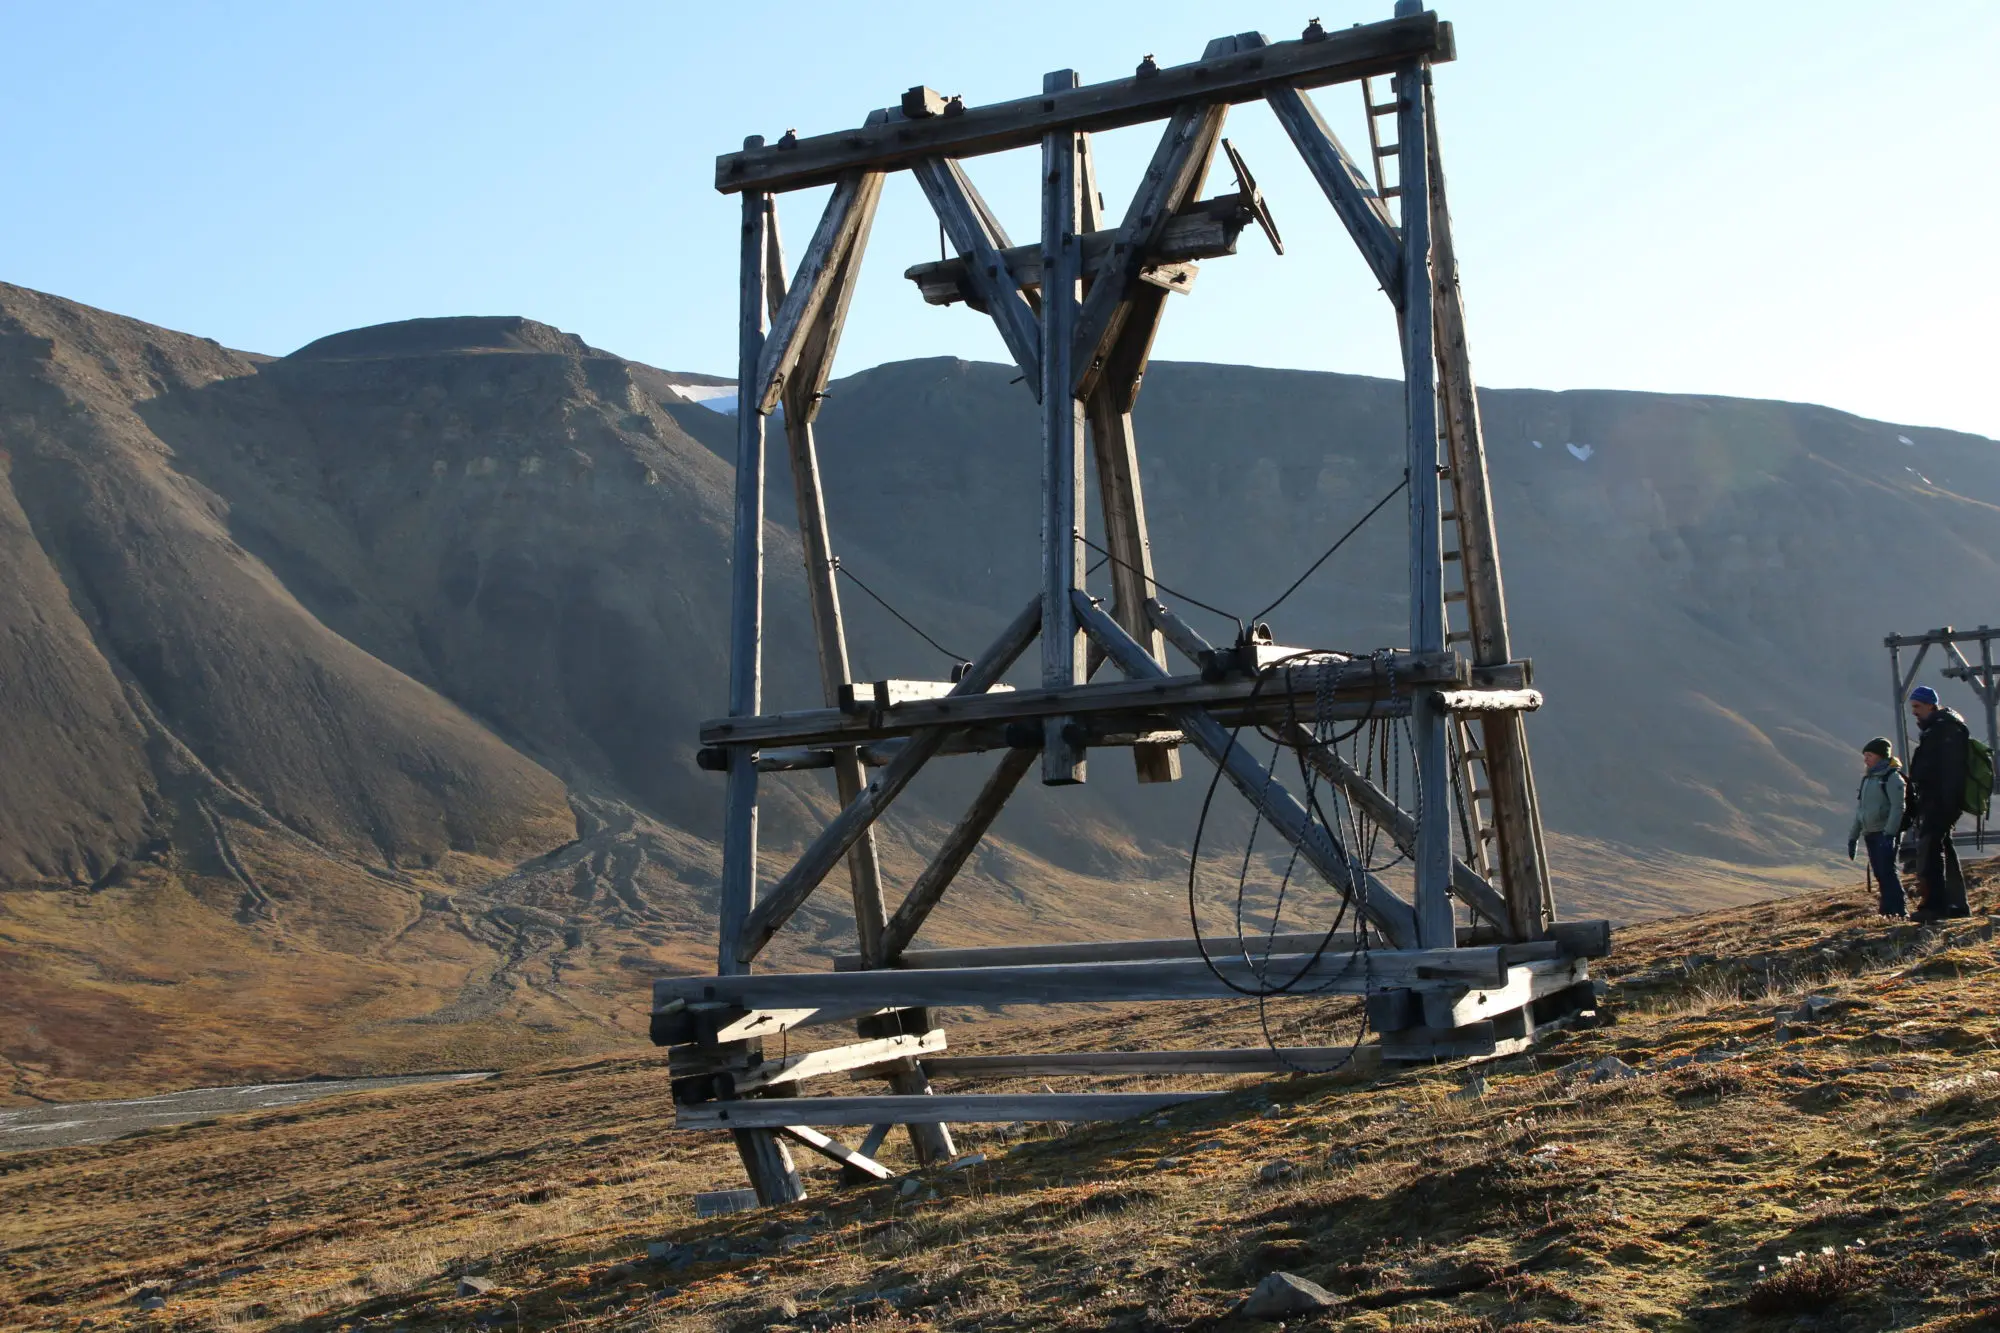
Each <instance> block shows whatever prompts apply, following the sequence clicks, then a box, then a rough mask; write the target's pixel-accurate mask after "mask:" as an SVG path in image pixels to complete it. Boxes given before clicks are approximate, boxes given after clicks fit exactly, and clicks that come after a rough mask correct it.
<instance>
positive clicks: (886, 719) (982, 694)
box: [701, 621, 1470, 746]
mask: <svg viewBox="0 0 2000 1333" xmlns="http://www.w3.org/2000/svg"><path fill="white" fill-rule="evenodd" d="M1037 623H1038V624H1039V622H1037ZM1113 623H1114V624H1115V623H1116V622H1115V621H1114V622H1113ZM1120 632H1121V633H1122V632H1123V631H1122V628H1121V631H1120ZM1128 637H1129V636H1128ZM1142 651H1143V649H1142ZM1154 667H1155V668H1156V669H1157V674H1156V675H1152V674H1149V675H1147V676H1145V677H1144V678H1143V679H1131V680H1122V681H1110V682H1106V683H1103V684H1091V685H1080V686H1077V687H1075V688H1074V689H1055V690H1048V689H1030V690H1016V691H1014V692H1012V693H1000V694H989V693H987V692H986V691H984V690H980V691H977V692H976V693H974V692H969V691H964V690H961V691H959V692H958V693H955V694H953V695H951V696H950V697H949V698H945V699H937V700H932V701H929V702H917V703H907V704H899V705H897V706H896V707H893V708H886V709H881V710H879V711H878V712H877V713H874V714H871V715H869V716H867V717H856V716H853V715H850V714H847V713H843V712H841V711H840V710H839V709H838V708H825V709H806V710H801V711H799V712H793V713H770V714H766V715H764V716H762V717H754V718H741V717H727V718H713V719H710V720H709V721H707V722H704V723H702V728H701V741H702V744H704V745H729V746H751V745H851V744H855V743H857V742H860V741H870V740H880V739H883V738H885V737H890V736H903V735H910V734H913V733H916V732H920V731H924V730H927V729H933V728H943V727H950V728H962V727H975V726H984V725H990V724H995V723H1006V722H1023V721H1027V720H1029V719H1035V718H1043V717H1048V716H1051V715H1055V714H1063V713H1067V714H1071V715H1075V716H1082V715H1086V714H1092V713H1128V712H1135V711H1143V710H1152V711H1155V712H1172V711H1173V710H1175V709H1180V708H1203V709H1209V710H1219V709H1228V708H1242V707H1244V706H1246V705H1249V704H1250V703H1252V702H1253V701H1254V702H1258V703H1267V704H1269V705H1271V706H1272V707H1274V708H1283V707H1285V706H1286V705H1287V702H1288V700H1291V699H1294V698H1295V699H1296V700H1300V701H1304V700H1311V699H1313V698H1316V697H1317V696H1318V693H1319V689H1320V684H1321V682H1320V680H1319V675H1320V673H1319V672H1318V671H1317V670H1315V672H1314V673H1313V674H1312V678H1311V679H1310V680H1308V679H1307V678H1306V677H1305V676H1304V674H1303V673H1298V674H1299V675H1300V679H1299V680H1298V681H1297V682H1295V684H1294V685H1293V686H1287V685H1285V684H1284V682H1282V681H1265V682H1263V683H1262V687H1261V689H1260V688H1259V682H1257V681H1255V680H1247V679H1235V680H1220V681H1207V680H1203V679H1202V678H1201V677H1199V676H1169V675H1168V674H1167V673H1166V671H1165V670H1164V669H1159V664H1158V663H1157V662H1155V663H1154ZM1391 671H1393V672H1394V675H1395V678H1396V682H1397V685H1398V687H1399V689H1406V690H1407V689H1413V688H1415V687H1417V686H1422V685H1430V686H1440V687H1445V688H1453V687H1460V686H1463V685H1465V684H1466V683H1467V682H1468V681H1469V679H1470V671H1469V668H1467V666H1466V665H1465V661H1464V659H1463V658H1461V657H1460V656H1459V655H1458V654H1457V653H1455V652H1451V651H1442V652H1429V653H1395V654H1391V655H1390V656H1389V657H1387V658H1384V659H1375V658H1367V659H1359V660H1356V661H1354V662H1352V663H1349V664H1346V665H1343V666H1337V667H1334V668H1333V669H1332V672H1331V679H1330V680H1329V681H1327V682H1325V683H1326V684H1327V686H1328V687H1329V688H1330V689H1331V690H1332V692H1333V693H1334V694H1335V695H1336V696H1338V697H1339V698H1340V699H1341V700H1342V702H1360V703H1361V704H1362V705H1363V706H1364V707H1365V706H1367V702H1368V701H1369V700H1384V699H1387V697H1388V685H1387V678H1388V674H1389V673H1390V672H1391ZM961 684H963V682H961ZM1288 690H1292V691H1294V693H1293V694H1288V693H1287V691H1288Z"/></svg>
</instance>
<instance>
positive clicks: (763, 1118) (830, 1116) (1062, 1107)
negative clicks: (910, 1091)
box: [674, 1092, 1221, 1129]
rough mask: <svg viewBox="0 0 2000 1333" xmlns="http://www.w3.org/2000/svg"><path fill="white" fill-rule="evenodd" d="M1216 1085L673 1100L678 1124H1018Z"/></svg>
mask: <svg viewBox="0 0 2000 1333" xmlns="http://www.w3.org/2000/svg"><path fill="white" fill-rule="evenodd" d="M1220 1095H1221V1094H1220V1093H1213V1092H1079V1093H1069V1094H1063V1093H1033V1094H1027V1095H1021V1096H1009V1095H1004V1094H1001V1095H991V1094H987V1095H981V1094H943V1095H938V1096H931V1097H893V1096H892V1097H784V1098H779V1099H777V1100H774V1101H742V1102H702V1103H700V1104H698V1105H694V1106H677V1107H675V1108H674V1118H675V1127H676V1128H679V1129H742V1128H745V1127H753V1128H770V1129H783V1128H784V1127H785V1126H786V1124H787V1123H792V1124H796V1123H799V1122H801V1121H804V1122H807V1123H810V1124H815V1125H874V1124H880V1123H882V1122H883V1121H893V1122H894V1123H896V1124H903V1125H909V1124H922V1123H925V1122H934V1121H946V1120H948V1121H951V1122H953V1123H956V1124H1012V1123H1014V1122H1015V1121H1049V1120H1062V1121H1071V1122H1076V1121H1086V1120H1130V1119H1132V1118H1133V1117H1135V1116H1142V1115H1152V1114H1154V1113H1156V1112H1159V1111H1164V1110H1166V1109H1167V1108H1168V1107H1170V1106H1178V1105H1180V1104H1181V1103H1183V1102H1196V1101H1203V1100H1206V1099H1208V1098H1210V1097H1216V1096H1220Z"/></svg>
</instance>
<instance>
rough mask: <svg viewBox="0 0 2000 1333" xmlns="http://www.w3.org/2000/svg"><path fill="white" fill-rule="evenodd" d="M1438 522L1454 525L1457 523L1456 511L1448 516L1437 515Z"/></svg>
mask: <svg viewBox="0 0 2000 1333" xmlns="http://www.w3.org/2000/svg"><path fill="white" fill-rule="evenodd" d="M1438 521H1439V522H1441V523H1456V522H1458V511H1457V510H1456V509H1454V510H1452V511H1451V512H1450V513H1449V514H1439V515H1438Z"/></svg>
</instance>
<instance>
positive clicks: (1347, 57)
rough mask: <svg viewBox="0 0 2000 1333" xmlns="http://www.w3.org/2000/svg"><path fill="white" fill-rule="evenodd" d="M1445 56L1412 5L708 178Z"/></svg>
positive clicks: (819, 172)
mask: <svg viewBox="0 0 2000 1333" xmlns="http://www.w3.org/2000/svg"><path fill="white" fill-rule="evenodd" d="M1452 57H1453V49H1452V41H1451V25H1450V24H1448V23H1443V22H1440V21H1439V19H1438V17H1437V15H1435V14H1431V13H1424V14H1418V15H1413V16H1411V17H1408V18H1398V19H1390V20H1388V21H1386V22H1382V23H1369V24H1362V25H1358V26H1356V27H1352V28H1343V29H1337V30H1334V31H1330V32H1328V33H1327V35H1326V38H1325V40H1323V41H1316V42H1304V41H1296V42H1277V43H1274V44H1272V45H1270V46H1267V47H1265V48H1263V49H1261V50H1253V51H1245V52H1240V53H1236V54H1232V55H1228V56H1224V57H1221V58H1219V59H1215V60H1202V61H1196V62H1193V63H1190V64H1186V65H1172V66H1168V67H1166V68H1163V69H1161V70H1160V71H1159V72H1158V73H1156V74H1153V75H1150V76H1146V77H1138V76H1135V77H1132V78H1126V79H1114V80H1111V81H1109V82H1106V83H1095V84H1091V85H1089V86H1087V87H1082V88H1076V89H1074V90H1071V91H1068V92H1058V93H1053V94H1050V93H1044V94H1043V95H1042V96H1040V97H1023V98H1019V99H1017V100H1015V101H1011V102H999V103H995V104H992V105H988V106H980V107H968V108H966V111H965V114H963V115H959V116H932V117H929V118H926V119H922V120H909V119H896V120H892V121H888V122H886V123H882V124H877V125H870V126H866V127H864V128H862V129H859V130H841V131H838V132H836V133H832V134H819V135H814V136H812V137H810V138H804V139H799V140H797V141H796V142H795V143H793V144H791V145H790V146H788V147H775V146H774V147H770V148H765V147H762V146H761V145H760V146H758V147H746V148H745V149H744V150H743V151H742V152H740V153H727V154H724V155H723V156H721V157H719V158H717V159H716V163H715V188H716V189H717V190H719V191H721V192H723V193H724V194H731V193H735V192H736V191H739V190H770V191H783V190H798V189H804V188H807V187H809V186H813V185H826V184H829V183H831V182H833V181H834V180H837V179H838V178H839V177H840V175H841V173H842V172H845V171H851V170H854V169H856V168H863V169H867V170H873V171H889V170H894V169H896V168H899V167H904V166H908V165H909V164H910V163H912V162H915V161H917V160H918V159H921V158H925V157H976V156H978V155H980V154H983V153H997V152H1002V151H1005V150H1006V149H1009V148H1025V147H1027V146H1029V145H1030V144H1034V143H1038V142H1040V140H1041V138H1042V136H1043V135H1045V134H1048V133H1050V132H1052V131H1056V130H1076V131H1098V130H1110V129H1117V128H1119V127H1120V126H1124V125H1140V124H1144V123H1145V122H1146V121H1149V120H1157V119H1159V118H1160V117H1162V116H1164V115H1166V114H1167V113H1168V112H1170V111H1171V110H1173V108H1174V107H1176V106H1179V105H1180V104H1181V103H1183V102H1188V101H1213V102H1229V103H1236V102H1248V101H1253V100H1255V99H1257V98H1260V97H1262V96H1264V94H1265V93H1266V92H1267V91H1269V90H1270V89H1271V88H1274V87H1282V86H1289V87H1293V88H1318V87H1323V86H1325V85H1326V84H1330V83H1342V82H1346V81H1349V80H1352V79H1359V78H1362V77H1365V76H1367V75H1371V74H1386V73H1388V72H1390V71H1391V70H1394V69H1398V68H1401V67H1402V66H1403V65H1404V64H1405V63H1407V62H1409V61H1410V60H1413V59H1425V60H1430V61H1433V62H1439V63H1442V62H1444V61H1447V60H1450V59H1452Z"/></svg>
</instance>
